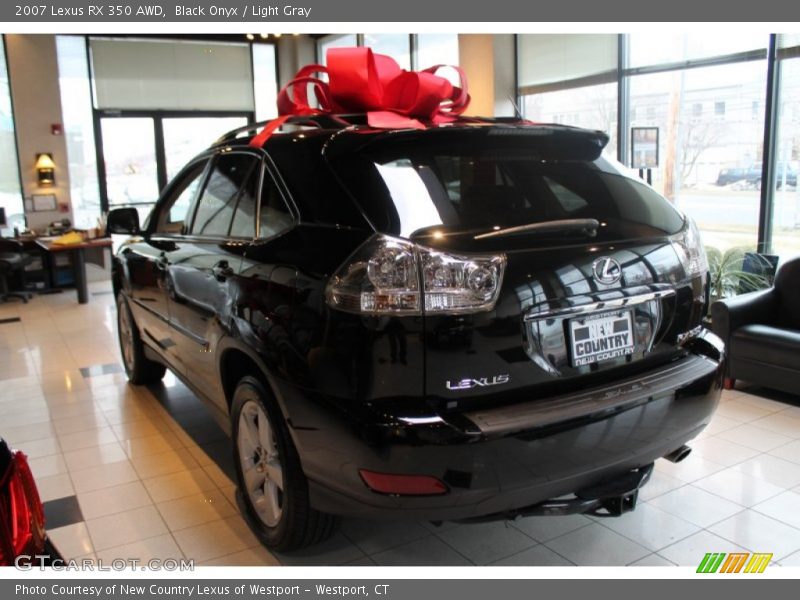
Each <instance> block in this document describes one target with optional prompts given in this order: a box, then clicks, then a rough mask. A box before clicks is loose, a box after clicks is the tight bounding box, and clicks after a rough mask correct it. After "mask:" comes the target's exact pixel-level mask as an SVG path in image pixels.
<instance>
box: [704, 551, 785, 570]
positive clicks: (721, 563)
mask: <svg viewBox="0 0 800 600" xmlns="http://www.w3.org/2000/svg"><path fill="white" fill-rule="evenodd" d="M770 560H772V553H771V552H770V553H769V554H766V553H753V554H751V553H750V552H731V553H729V554H726V553H725V552H708V553H706V555H705V556H704V557H703V560H701V561H700V564H699V565H698V567H697V572H698V573H763V572H764V569H766V568H767V565H768V564H769V561H770Z"/></svg>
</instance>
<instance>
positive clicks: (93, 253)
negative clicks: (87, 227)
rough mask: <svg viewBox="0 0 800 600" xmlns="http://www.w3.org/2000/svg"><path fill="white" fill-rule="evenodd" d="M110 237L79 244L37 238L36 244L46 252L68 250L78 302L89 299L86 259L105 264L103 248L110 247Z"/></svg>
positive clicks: (84, 302) (84, 301)
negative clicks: (55, 242) (59, 242)
mask: <svg viewBox="0 0 800 600" xmlns="http://www.w3.org/2000/svg"><path fill="white" fill-rule="evenodd" d="M111 244H112V242H111V238H97V239H94V240H87V241H85V242H81V243H80V244H54V243H53V240H52V239H43V238H38V239H37V240H36V245H37V246H39V247H40V248H42V249H44V250H45V251H47V252H48V253H50V252H52V253H57V252H69V253H70V254H71V256H70V258H71V260H72V272H73V274H74V277H75V288H76V289H77V290H78V302H79V303H80V304H86V303H87V302H88V301H89V289H88V286H87V284H86V261H87V260H88V261H89V262H91V263H94V264H96V265H99V266H101V267H102V266H104V265H105V249H106V248H110V247H111Z"/></svg>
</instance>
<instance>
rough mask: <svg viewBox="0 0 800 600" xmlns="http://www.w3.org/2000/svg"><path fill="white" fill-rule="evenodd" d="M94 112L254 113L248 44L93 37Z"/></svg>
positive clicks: (91, 41)
mask: <svg viewBox="0 0 800 600" xmlns="http://www.w3.org/2000/svg"><path fill="white" fill-rule="evenodd" d="M90 47H91V53H92V69H93V75H94V87H95V101H96V103H97V108H99V109H120V110H126V109H127V110H134V109H147V110H244V111H252V110H253V73H252V68H251V63H250V48H249V46H248V45H247V44H222V43H209V42H188V41H186V42H184V41H173V40H128V39H106V38H92V39H91V40H90Z"/></svg>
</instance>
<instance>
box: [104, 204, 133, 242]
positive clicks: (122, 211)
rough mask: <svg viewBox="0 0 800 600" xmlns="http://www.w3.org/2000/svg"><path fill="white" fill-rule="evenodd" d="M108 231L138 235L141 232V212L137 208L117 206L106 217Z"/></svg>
mask: <svg viewBox="0 0 800 600" xmlns="http://www.w3.org/2000/svg"><path fill="white" fill-rule="evenodd" d="M106 231H107V232H108V233H122V234H128V235H137V234H138V233H139V213H138V211H137V210H136V209H135V208H115V209H114V210H112V211H111V212H109V213H108V218H106Z"/></svg>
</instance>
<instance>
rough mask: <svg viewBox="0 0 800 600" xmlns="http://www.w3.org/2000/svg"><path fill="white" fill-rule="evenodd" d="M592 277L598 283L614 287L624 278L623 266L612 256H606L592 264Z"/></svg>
mask: <svg viewBox="0 0 800 600" xmlns="http://www.w3.org/2000/svg"><path fill="white" fill-rule="evenodd" d="M592 275H593V276H594V280H595V281H596V282H597V283H602V284H603V285H614V284H615V283H617V282H618V281H619V280H620V278H621V277H622V266H621V265H620V264H619V262H618V261H617V260H615V259H613V258H611V257H610V256H604V257H602V258H598V259H597V260H596V261H594V262H593V263H592Z"/></svg>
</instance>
